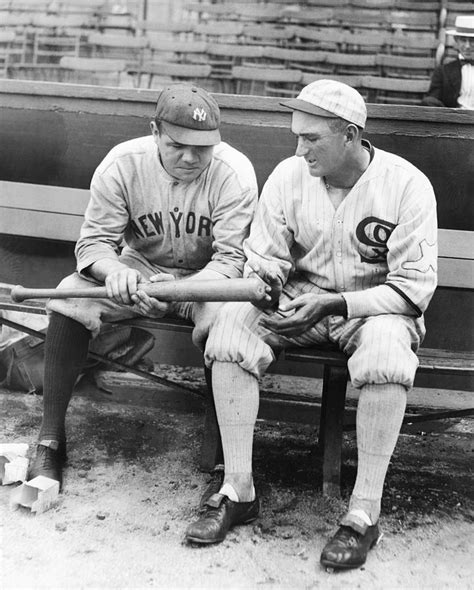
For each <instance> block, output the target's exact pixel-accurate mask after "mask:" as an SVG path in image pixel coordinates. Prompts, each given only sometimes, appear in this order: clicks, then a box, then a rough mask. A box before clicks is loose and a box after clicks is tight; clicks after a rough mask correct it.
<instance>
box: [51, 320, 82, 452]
mask: <svg viewBox="0 0 474 590" xmlns="http://www.w3.org/2000/svg"><path fill="white" fill-rule="evenodd" d="M90 336H91V333H90V332H89V330H87V329H86V328H85V327H84V326H83V325H82V324H80V323H79V322H76V320H72V319H70V318H68V317H66V316H63V315H60V314H58V313H55V312H53V313H52V314H51V316H50V320H49V326H48V331H47V334H46V341H45V368H44V384H43V422H42V424H41V431H40V439H51V440H56V441H58V442H59V441H62V440H65V425H64V421H65V417H66V410H67V407H68V405H69V401H70V399H71V396H72V391H73V388H74V384H75V383H76V380H77V377H78V376H79V373H80V372H81V370H82V368H83V366H84V363H85V361H86V358H87V353H88V350H89V340H90Z"/></svg>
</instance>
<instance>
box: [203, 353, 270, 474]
mask: <svg viewBox="0 0 474 590" xmlns="http://www.w3.org/2000/svg"><path fill="white" fill-rule="evenodd" d="M212 388H213V392H214V400H215V404H216V413H217V420H218V422H219V428H220V432H221V437H222V447H223V450H224V464H225V472H226V474H229V473H235V474H251V473H252V445H253V431H254V427H255V422H256V420H257V413H258V402H259V398H258V381H257V379H256V378H255V377H254V376H253V375H251V374H250V373H248V372H247V371H244V369H242V368H241V367H240V366H239V365H238V364H237V363H228V362H220V361H215V362H214V363H213V365H212Z"/></svg>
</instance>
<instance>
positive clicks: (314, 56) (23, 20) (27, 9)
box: [0, 0, 474, 104]
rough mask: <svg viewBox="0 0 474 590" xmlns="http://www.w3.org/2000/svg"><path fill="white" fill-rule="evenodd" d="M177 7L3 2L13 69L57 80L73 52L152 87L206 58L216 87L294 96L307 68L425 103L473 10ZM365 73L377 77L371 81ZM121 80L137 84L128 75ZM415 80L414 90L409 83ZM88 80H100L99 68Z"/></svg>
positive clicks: (276, 0)
mask: <svg viewBox="0 0 474 590" xmlns="http://www.w3.org/2000/svg"><path fill="white" fill-rule="evenodd" d="M150 3H151V0H150ZM178 4H179V7H180V9H179V10H178V8H176V6H177V5H178ZM45 6H46V8H45ZM174 6H175V8H176V10H175V12H174V15H175V17H174V20H170V19H169V18H168V19H167V18H162V19H159V18H157V15H156V13H155V15H154V16H153V18H149V19H146V18H145V16H146V14H145V13H144V12H143V3H142V2H139V1H138V0H136V1H133V0H127V1H125V0H122V1H121V2H120V1H117V2H111V1H109V2H107V1H106V0H91V1H90V2H89V1H88V0H71V1H70V2H66V1H58V0H50V1H49V2H46V1H45V0H10V1H9V2H4V3H3V4H2V3H0V15H2V17H1V18H0V32H1V31H3V32H5V31H12V30H13V31H14V33H15V39H14V41H11V42H10V46H11V47H10V57H9V64H10V65H9V66H8V68H7V69H6V70H5V71H6V75H9V76H12V77H14V76H16V75H21V76H23V77H25V76H27V72H28V71H30V73H31V76H32V77H34V78H35V79H40V78H38V77H39V76H42V75H43V76H45V79H55V80H56V79H57V77H58V70H57V68H54V67H53V66H57V65H58V63H59V62H60V60H61V58H63V57H75V58H89V59H90V58H94V59H95V60H99V59H105V60H111V59H112V60H117V59H119V60H124V61H125V63H126V69H127V71H129V72H131V73H132V75H133V79H134V81H135V82H134V83H135V84H136V85H137V86H140V87H142V86H143V85H145V86H149V85H156V86H159V84H160V83H161V82H160V81H161V80H172V79H189V80H192V79H193V77H192V76H190V75H189V76H188V74H186V72H187V71H188V66H189V65H190V64H191V65H192V64H196V65H199V66H208V67H207V68H206V69H205V70H204V69H200V70H195V72H196V76H195V78H194V79H195V80H197V81H199V82H200V83H201V84H204V80H205V78H203V77H202V74H203V72H205V71H207V72H209V74H208V79H206V82H205V83H206V87H207V88H208V89H210V90H211V91H217V92H245V93H249V92H256V93H257V94H265V93H269V94H270V95H272V96H287V95H293V94H295V93H296V92H298V91H299V89H300V88H301V87H302V85H303V84H304V79H305V76H306V75H313V76H316V77H318V76H321V75H324V76H326V77H335V78H338V79H347V80H351V81H352V82H354V83H355V82H357V83H359V86H358V88H360V89H361V91H363V93H365V94H364V95H365V96H368V97H370V100H375V101H380V102H390V101H392V100H394V101H401V102H402V103H403V102H404V101H406V102H407V104H417V102H416V101H417V100H418V101H419V100H421V92H422V90H420V89H423V88H424V87H425V86H426V83H427V81H428V80H429V78H430V75H431V72H432V70H433V69H434V67H435V65H436V64H437V63H439V62H440V61H441V60H442V59H443V58H445V59H446V58H449V57H451V56H452V55H454V54H453V49H452V47H451V45H450V42H451V39H450V38H449V36H448V37H446V33H445V31H446V27H448V28H449V26H452V23H454V19H455V16H456V15H457V14H459V13H471V12H472V11H474V3H473V2H467V1H466V2H460V1H458V2H451V1H450V0H437V1H436V0H417V1H416V2H415V1H413V2H412V1H409V0H299V1H298V0H268V1H257V0H241V1H238V2H231V1H229V0H205V1H199V2H198V1H195V2H186V1H184V2H183V3H181V2H180V3H176V5H174ZM145 12H146V11H145ZM170 13H171V8H170V9H169V10H168V11H167V14H168V15H169V14H170ZM163 14H164V13H163ZM66 18H69V19H70V20H69V24H64V23H65V22H66V21H65V19H66ZM72 19H76V20H75V22H74V21H73V20H72ZM450 23H451V24H450ZM10 37H11V35H10ZM1 63H2V62H1V61H0V66H1ZM15 63H16V64H17V66H16V67H15V66H14V64H15ZM19 64H21V65H22V67H21V68H20V67H19ZM48 65H50V66H51V68H49V69H48V67H47V66H48ZM27 66H29V69H28V67H27ZM33 66H37V67H36V70H35V69H34V68H33ZM173 66H183V67H182V68H181V75H182V76H183V78H180V74H179V73H178V74H176V75H174V74H173V75H171V74H169V72H170V71H171V69H172V68H173ZM104 67H105V66H104ZM145 67H146V68H148V69H149V70H150V71H148V72H146V71H145V69H144V68H145ZM239 68H243V69H239ZM248 68H250V69H248ZM262 70H268V73H263V72H262ZM60 71H62V70H60ZM104 71H105V70H104ZM291 71H294V72H295V74H289V72H291ZM81 72H82V73H81V78H82V79H85V78H84V77H85V74H84V72H85V70H81ZM160 72H164V73H160ZM104 75H105V74H104ZM48 76H51V77H49V78H48ZM239 76H240V77H239ZM242 76H246V77H242ZM252 76H254V78H252ZM67 78H68V79H71V76H68V77H67ZM106 78H108V80H109V82H110V76H109V75H107V77H106ZM378 78H381V79H382V80H385V81H382V82H380V83H378V81H377V79H378ZM104 79H105V78H104ZM363 79H366V81H368V85H366V86H362V84H361V81H362V80H363ZM116 80H117V83H118V84H123V83H125V84H126V85H128V84H129V82H130V77H127V76H125V78H124V76H123V75H121V76H118V78H116ZM395 80H397V82H395ZM410 80H412V81H413V91H412V92H410V91H409V90H405V88H407V87H408V85H409V81H410ZM90 83H101V76H100V75H99V73H98V72H96V73H95V74H93V75H92V77H91V82H90ZM395 86H397V88H395ZM150 87H151V86H150Z"/></svg>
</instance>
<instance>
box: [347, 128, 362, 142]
mask: <svg viewBox="0 0 474 590" xmlns="http://www.w3.org/2000/svg"><path fill="white" fill-rule="evenodd" d="M345 136H346V141H347V142H351V143H352V142H354V141H355V140H356V139H357V137H358V136H359V128H358V127H357V125H354V124H353V123H349V125H347V127H346V131H345Z"/></svg>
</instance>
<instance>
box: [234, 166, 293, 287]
mask: <svg viewBox="0 0 474 590" xmlns="http://www.w3.org/2000/svg"><path fill="white" fill-rule="evenodd" d="M277 176H278V171H275V172H273V173H272V174H271V175H270V177H269V178H268V180H267V182H266V183H265V185H264V187H263V189H262V194H261V196H260V199H259V202H258V206H257V212H256V215H255V219H254V221H253V223H252V226H251V229H250V236H249V238H248V239H247V240H246V241H245V243H244V252H245V256H246V258H247V262H246V266H245V272H244V274H245V275H246V276H247V275H248V274H250V273H251V272H252V271H255V272H258V271H259V269H261V268H262V269H266V270H270V271H272V272H276V274H277V275H278V277H279V278H280V280H281V281H282V284H285V283H286V281H287V279H288V275H289V273H290V271H291V269H292V268H293V265H294V263H293V258H292V255H291V246H292V244H293V243H294V238H293V233H292V232H291V230H290V229H289V227H288V225H287V222H286V215H285V209H284V206H283V198H282V197H283V196H282V195H281V189H280V187H281V186H282V183H281V182H278V178H277Z"/></svg>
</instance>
